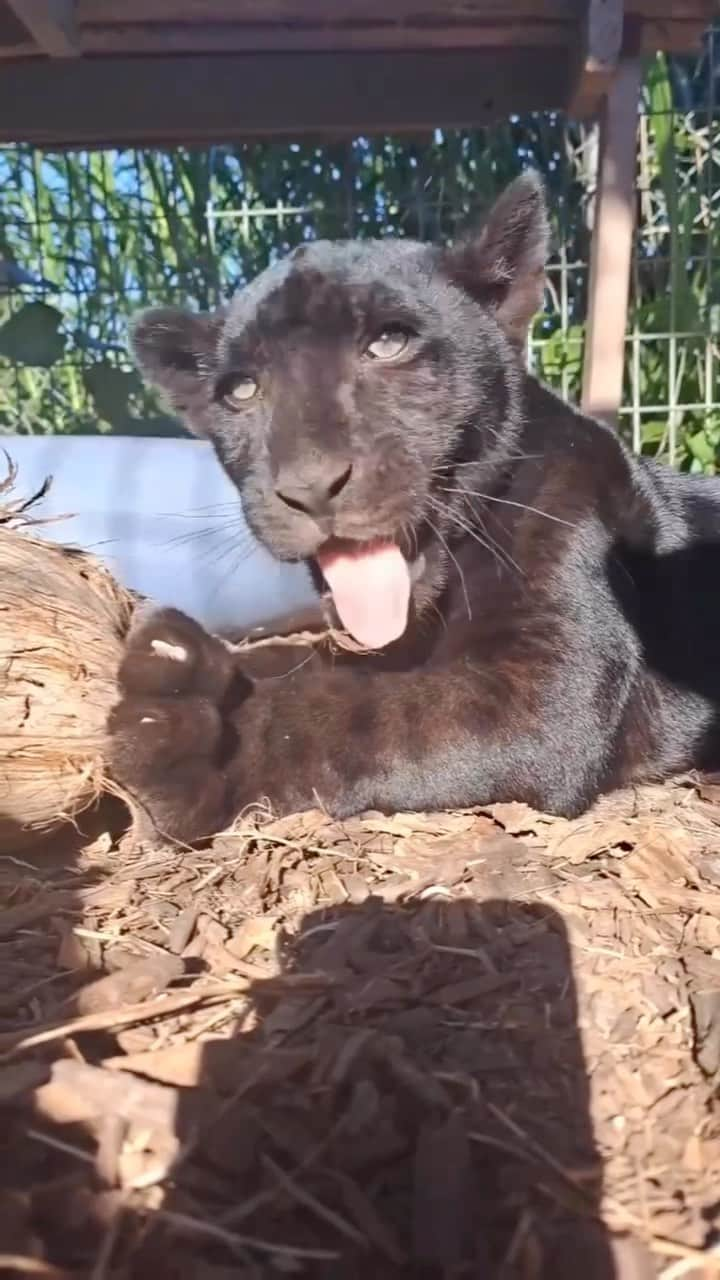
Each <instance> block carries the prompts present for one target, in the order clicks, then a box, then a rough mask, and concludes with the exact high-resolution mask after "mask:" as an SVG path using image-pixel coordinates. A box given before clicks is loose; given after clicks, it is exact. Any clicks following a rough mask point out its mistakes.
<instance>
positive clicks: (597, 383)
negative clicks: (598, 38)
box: [582, 57, 641, 425]
mask: <svg viewBox="0 0 720 1280" xmlns="http://www.w3.org/2000/svg"><path fill="white" fill-rule="evenodd" d="M640 82H641V69H640V59H639V58H638V57H623V58H621V59H620V61H619V63H618V67H617V70H616V72H615V75H614V77H613V80H612V82H611V84H610V87H609V90H608V93H607V96H606V98H605V101H604V104H603V108H602V113H601V117H600V146H599V160H598V176H597V189H596V195H595V220H594V224H593V233H592V244H591V250H590V281H589V289H588V314H587V330H586V338H585V360H584V367H583V385H582V407H583V410H584V411H585V412H586V413H590V414H592V415H593V416H594V417H598V418H603V419H604V420H605V421H606V422H610V423H612V424H613V425H614V424H616V423H617V414H618V410H619V409H620V405H621V402H622V386H623V366H624V361H625V332H626V329H627V314H628V298H629V293H630V267H631V262H632V245H633V230H634V225H635V174H636V164H637V126H638V100H639V94H640Z"/></svg>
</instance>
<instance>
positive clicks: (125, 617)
mask: <svg viewBox="0 0 720 1280" xmlns="http://www.w3.org/2000/svg"><path fill="white" fill-rule="evenodd" d="M11 474H12V478H14V474H13V473H11ZM4 487H7V486H4ZM0 520H4V521H5V523H3V524H2V525H1V526H0V699H1V707H2V714H1V718H0V849H4V850H12V849H17V848H21V847H24V846H27V845H28V844H31V843H33V841H34V840H36V839H37V838H38V836H39V835H40V834H41V833H47V832H49V831H52V830H53V829H54V828H56V827H58V826H60V825H62V824H64V823H66V822H67V821H68V820H69V819H72V818H74V817H75V816H76V815H77V814H78V813H80V812H81V811H82V810H83V809H85V808H86V807H87V806H88V805H90V804H91V803H92V802H93V801H94V800H95V799H96V798H97V797H98V795H99V794H100V792H101V791H102V790H103V787H104V785H105V784H104V780H103V767H102V754H103V753H102V748H103V738H104V731H105V724H106V720H107V715H108V712H109V710H110V708H111V707H112V705H113V703H114V702H115V701H116V700H117V686H116V683H115V677H116V672H117V668H118V662H119V658H120V652H121V648H122V639H123V636H124V635H125V634H126V632H127V628H128V624H129V621H130V616H131V610H132V598H131V596H130V595H129V594H128V593H127V592H126V591H124V590H123V589H122V588H121V587H120V586H118V584H117V583H116V582H115V581H114V579H113V578H112V576H111V574H110V573H109V572H108V571H107V569H105V568H104V566H103V565H102V564H100V563H99V562H98V561H97V560H95V559H94V557H92V556H89V555H87V554H85V553H84V552H81V551H77V550H75V549H72V548H66V547H62V546H58V545H55V544H53V543H49V542H44V541H41V540H40V539H39V538H36V537H33V536H30V535H29V534H28V533H27V532H23V530H22V528H14V527H12V516H11V517H10V519H8V515H7V509H6V512H5V513H4V514H0Z"/></svg>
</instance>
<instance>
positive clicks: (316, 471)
mask: <svg viewBox="0 0 720 1280" xmlns="http://www.w3.org/2000/svg"><path fill="white" fill-rule="evenodd" d="M352 469H353V468H352V463H351V462H348V461H347V460H346V459H342V460H338V458H336V457H335V458H329V457H321V458H315V459H312V460H309V461H307V462H303V463H302V464H295V465H294V466H292V467H289V466H286V467H281V468H280V470H279V472H278V474H277V476H276V477H275V493H276V494H277V496H278V498H279V499H280V501H281V502H284V503H285V506H286V507H289V508H290V510H291V511H302V512H303V513H304V514H305V515H308V516H327V515H331V514H332V512H333V509H334V507H335V506H336V504H337V499H338V498H339V497H340V494H341V493H342V492H343V490H344V489H345V488H346V487H347V485H348V482H349V480H350V477H351V475H352Z"/></svg>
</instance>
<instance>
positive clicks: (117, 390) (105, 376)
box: [83, 360, 142, 427]
mask: <svg viewBox="0 0 720 1280" xmlns="http://www.w3.org/2000/svg"><path fill="white" fill-rule="evenodd" d="M83 381H84V383H85V387H86V389H87V391H88V392H89V393H90V395H91V396H92V398H93V402H94V404H95V408H96V409H97V412H98V416H99V417H100V418H103V419H104V421H105V422H109V423H110V424H111V426H113V427H116V426H119V425H120V423H124V422H125V420H126V419H127V418H128V417H129V415H130V407H129V401H130V397H131V396H134V395H138V394H139V393H140V392H141V391H142V384H141V382H140V379H139V378H138V375H137V374H136V373H134V372H132V370H128V369H118V368H117V367H116V366H115V365H112V364H107V363H106V362H105V361H102V360H101V361H98V363H97V364H91V365H90V366H89V368H87V369H86V370H85V372H84V375H83Z"/></svg>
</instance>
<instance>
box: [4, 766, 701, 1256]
mask: <svg viewBox="0 0 720 1280" xmlns="http://www.w3.org/2000/svg"><path fill="white" fill-rule="evenodd" d="M76 843H80V844H81V847H80V848H79V849H75V850H70V847H69V845H68V847H67V848H65V847H64V846H63V845H62V843H61V842H59V841H58V842H55V843H54V844H53V842H51V844H50V846H49V848H48V849H47V850H44V851H42V853H38V854H37V855H35V856H32V855H26V854H19V855H18V856H17V857H4V858H0V908H1V909H0V1254H1V1255H2V1256H1V1257H0V1275H1V1276H3V1277H5V1276H26V1275H32V1276H42V1277H54V1278H56V1280H60V1278H64V1280H81V1278H87V1280H111V1278H112V1280H135V1278H137V1280H141V1278H143V1280H144V1278H145V1277H154V1278H155V1280H165V1278H167V1280H231V1277H232V1278H236V1280H254V1278H256V1277H273V1276H280V1275H292V1276H298V1277H313V1278H314V1277H317V1278H318V1280H324V1278H325V1277H343V1280H345V1278H347V1280H354V1278H355V1277H363V1280H367V1278H368V1277H377V1278H378V1280H383V1278H384V1277H392V1276H404V1275H406V1276H418V1277H428V1280H430V1278H431V1277H435V1276H437V1277H443V1278H444V1280H451V1278H452V1280H454V1278H455V1277H464V1276H467V1277H470V1276H472V1277H483V1278H487V1280H495V1278H498V1280H500V1278H502V1280H505V1278H507V1280H564V1278H565V1277H567V1278H568V1280H569V1277H570V1276H571V1275H572V1276H573V1277H576V1276H577V1274H578V1270H579V1268H583V1269H584V1277H585V1280H610V1278H611V1277H614V1276H617V1277H618V1278H619V1280H645V1278H646V1277H647V1278H648V1280H649V1278H650V1277H654V1276H662V1277H664V1280H675V1278H676V1277H682V1276H688V1277H695V1278H696V1280H699V1278H703V1280H704V1278H706V1277H718V1276H720V1248H718V1247H717V1246H716V1241H717V1240H720V1235H719V1234H718V1227H719V1226H720V1117H719V1115H718V1102H717V1082H718V1078H719V1070H720V786H718V785H716V784H714V783H713V782H712V781H708V780H705V781H701V780H698V779H692V778H689V779H683V780H680V781H679V782H677V783H674V784H672V785H668V786H662V787H661V786H658V787H650V788H645V789H642V790H637V791H632V792H623V793H619V794H617V795H614V796H612V797H610V798H608V799H606V800H604V801H603V802H602V803H601V804H600V805H599V806H597V808H596V809H595V810H594V811H592V812H591V813H590V814H588V815H587V816H586V817H584V818H582V819H580V820H577V821H574V822H567V821H564V820H558V819H553V818H549V817H547V816H543V815H541V814H538V813H534V812H533V811H532V810H530V809H528V808H527V807H526V806H525V805H520V804H513V805H498V806H494V807H492V808H490V809H487V810H482V811H479V812H463V813H451V814H428V815H417V814H414V815H402V814H401V815H397V816H395V817H392V818H386V817H382V816H380V815H377V814H369V815H364V816H363V817H361V818H358V819H355V820H352V821H349V822H344V823H335V822H333V821H331V820H330V819H329V818H327V817H326V816H325V815H323V814H322V813H318V812H314V813H308V814H303V815H300V816H296V817H294V818H290V819H285V820H282V821H270V822H268V821H267V820H265V819H263V816H262V815H258V816H257V818H256V819H248V820H245V821H244V822H243V825H242V827H241V828H238V829H237V830H236V831H234V832H232V833H229V834H227V835H224V836H223V837H222V838H219V839H218V840H216V841H215V842H214V844H213V846H212V847H210V848H206V849H203V850H202V851H199V852H198V851H193V850H185V849H177V848H174V849H167V850H164V851H163V852H161V853H153V854H152V855H150V854H140V853H138V852H137V851H135V852H133V849H132V848H131V847H129V846H128V845H127V843H126V844H125V845H123V846H122V847H121V848H120V849H118V848H117V847H116V846H114V845H113V843H112V840H111V837H110V836H109V835H108V834H107V833H105V832H104V831H103V830H102V824H100V828H99V829H98V826H97V821H96V830H95V834H94V838H92V839H90V838H88V839H87V840H85V842H76Z"/></svg>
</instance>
